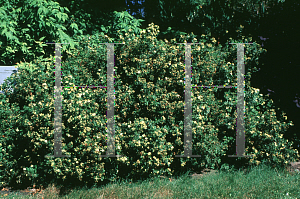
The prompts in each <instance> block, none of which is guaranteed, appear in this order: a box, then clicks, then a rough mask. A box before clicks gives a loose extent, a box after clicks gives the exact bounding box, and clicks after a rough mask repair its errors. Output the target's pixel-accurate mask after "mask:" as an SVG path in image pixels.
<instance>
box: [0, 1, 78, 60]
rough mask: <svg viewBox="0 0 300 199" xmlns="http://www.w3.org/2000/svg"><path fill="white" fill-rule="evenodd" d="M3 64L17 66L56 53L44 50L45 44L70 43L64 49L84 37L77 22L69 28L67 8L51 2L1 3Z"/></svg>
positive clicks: (0, 51) (0, 52)
mask: <svg viewBox="0 0 300 199" xmlns="http://www.w3.org/2000/svg"><path fill="white" fill-rule="evenodd" d="M0 3H1V5H2V6H1V7H0V31H1V35H0V54H1V59H0V64H1V65H14V64H15V63H16V62H19V61H24V60H25V61H30V60H33V59H34V58H36V57H39V56H43V55H49V53H53V48H54V47H52V48H51V47H47V48H46V49H43V47H44V46H46V44H44V42H62V43H70V46H67V45H62V46H63V49H66V48H74V46H75V43H74V40H73V39H72V38H71V37H70V36H69V35H67V34H66V31H67V30H69V32H72V36H75V35H79V34H82V30H80V29H78V25H77V24H76V23H71V24H69V25H68V26H67V27H66V22H67V21H68V15H67V14H66V12H68V9H67V8H65V7H61V6H59V4H58V3H57V2H54V1H51V0H48V1H44V0H25V1H20V0H13V1H4V0H0Z"/></svg>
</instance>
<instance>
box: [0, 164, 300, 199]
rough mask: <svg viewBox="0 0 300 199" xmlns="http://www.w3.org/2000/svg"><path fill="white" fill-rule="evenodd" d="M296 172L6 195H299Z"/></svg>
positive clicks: (261, 169)
mask: <svg viewBox="0 0 300 199" xmlns="http://www.w3.org/2000/svg"><path fill="white" fill-rule="evenodd" d="M299 179H300V174H298V173H293V174H292V173H289V172H288V171H286V170H282V171H278V170H276V169H273V168H270V167H267V166H265V165H259V166H256V167H255V168H254V169H252V170H251V169H249V171H248V172H247V173H245V172H243V171H238V172H233V173H229V172H228V173H226V172H215V173H211V174H206V175H202V176H198V177H195V178H194V177H190V174H188V173H186V174H185V175H182V176H181V177H180V178H177V179H170V178H154V179H151V180H147V181H142V182H138V183H130V182H122V183H120V182H118V183H115V184H109V185H106V186H105V187H101V188H92V189H71V190H69V192H68V194H66V195H59V189H58V188H56V187H55V185H50V186H48V188H46V189H45V190H43V191H42V192H39V193H36V194H35V195H33V196H30V195H28V196H18V195H14V194H9V195H7V196H0V197H5V198H8V199H13V198H15V199H17V198H44V199H52V198H65V199H67V198H69V199H76V198H78V199H79V198H84V199H89V198H94V199H100V198H264V199H265V198H272V199H274V198H300V181H299Z"/></svg>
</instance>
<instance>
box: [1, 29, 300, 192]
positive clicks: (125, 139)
mask: <svg viewBox="0 0 300 199" xmlns="http://www.w3.org/2000/svg"><path fill="white" fill-rule="evenodd" d="M149 26H150V27H149V28H147V29H146V30H142V31H141V32H140V34H139V35H138V36H135V35H133V34H134V33H133V30H132V29H129V32H128V33H127V32H126V33H125V34H124V37H123V36H122V35H121V36H120V40H115V41H114V42H115V43H126V44H124V45H116V46H115V80H114V82H115V83H114V87H115V147H116V154H120V155H123V156H126V157H121V158H101V157H99V155H105V152H106V151H107V145H106V109H107V108H106V96H107V95H106V93H107V90H106V88H97V89H91V88H77V87H74V86H75V85H76V86H82V85H97V86H105V85H106V82H107V79H106V78H107V77H106V76H107V75H106V71H107V62H106V46H105V45H103V44H99V43H107V42H108V43H112V42H113V39H111V38H109V37H107V36H106V35H93V36H89V35H87V36H85V37H78V43H79V44H80V45H79V47H78V49H74V50H70V51H67V53H68V55H67V57H66V61H65V62H63V63H62V67H61V68H62V85H63V86H65V87H64V88H63V91H62V96H63V98H62V104H63V105H62V124H63V125H62V142H63V144H62V152H63V154H64V155H71V158H49V157H46V158H45V157H44V156H45V155H52V154H53V151H54V148H53V143H54V136H53V135H54V129H53V127H54V122H53V121H54V114H53V112H54V97H53V93H54V84H53V82H54V75H53V72H54V64H53V63H54V62H53V57H52V56H50V57H49V58H48V59H37V60H35V61H34V63H21V64H19V66H21V65H26V66H25V69H23V70H22V69H21V70H20V71H18V73H17V76H16V77H10V78H9V79H12V78H13V80H15V81H17V85H18V86H16V87H15V88H14V91H13V92H11V91H7V88H9V87H10V85H9V84H10V83H9V81H5V83H4V84H3V86H1V87H2V88H3V89H1V90H4V91H5V94H6V95H1V97H0V99H1V101H0V102H1V103H0V106H1V109H0V110H1V111H2V112H1V118H0V123H1V124H2V126H1V127H2V128H1V129H0V131H1V132H0V133H1V135H4V137H1V140H0V141H1V142H0V143H1V144H2V146H1V147H2V150H4V151H3V154H2V158H3V159H2V163H1V164H2V165H3V167H2V170H0V172H1V179H0V180H1V181H2V182H6V183H7V184H9V185H10V186H11V185H17V184H20V183H22V184H25V185H26V186H28V183H34V184H36V185H39V184H43V185H45V183H47V184H48V183H50V182H53V181H57V182H59V183H66V182H67V183H68V184H69V183H70V184H74V183H81V184H85V183H87V184H94V183H100V181H115V180H118V179H122V178H127V179H136V178H139V177H154V176H158V175H176V174H177V173H178V172H183V171H187V170H190V169H194V170H201V169H203V168H213V169H228V168H229V166H230V167H232V166H236V165H234V164H233V163H232V162H233V158H228V157H227V155H232V154H235V135H236V132H235V128H236V125H235V121H236V116H237V114H236V113H235V110H236V101H235V99H236V89H229V90H228V91H220V90H221V89H216V88H214V89H211V88H200V87H198V88H193V92H192V101H193V103H192V109H193V154H194V155H201V158H175V156H174V155H175V154H176V155H183V149H184V148H183V141H184V140H183V138H184V122H183V121H184V114H183V113H184V77H185V71H184V70H185V69H184V66H185V65H184V60H185V58H184V55H185V47H184V45H180V44H176V43H183V42H186V41H187V40H188V39H190V38H191V37H193V35H187V36H181V39H180V40H179V41H176V39H172V40H171V41H167V40H164V41H162V40H157V35H158V32H159V30H158V28H157V27H156V26H154V25H153V24H151V25H149ZM246 40H248V39H246ZM249 41H251V39H249ZM192 42H194V43H198V41H197V39H195V38H194V39H193V41H192ZM215 42H216V40H215V39H214V38H209V37H207V36H206V35H203V36H202V39H201V40H200V41H199V43H200V44H196V45H193V47H192V57H193V61H192V70H193V79H192V84H197V85H199V84H201V85H217V84H218V85H220V84H226V85H235V82H236V78H235V77H236V63H235V62H236V61H235V59H236V51H237V49H236V45H232V46H229V47H228V48H227V49H228V50H227V51H223V49H222V51H221V46H215V45H214V43H215ZM230 42H232V43H237V42H240V41H235V40H231V41H230ZM263 51H264V50H263V49H262V48H261V47H260V46H259V45H256V44H254V45H245V57H246V59H245V65H246V66H247V65H250V66H254V65H255V64H256V63H257V62H258V59H257V57H259V55H260V54H261V53H263ZM29 64H30V65H32V64H33V65H35V66H34V67H32V68H31V71H30V72H29V69H28V68H29ZM23 68H24V67H23ZM245 71H246V75H245V82H246V86H245V101H246V105H245V111H246V112H245V116H246V117H245V129H246V154H247V155H250V154H253V155H254V157H251V158H237V160H238V161H241V160H243V161H244V162H245V163H248V164H249V165H253V164H259V163H260V162H266V163H270V164H273V165H285V164H287V163H288V162H290V161H294V160H295V158H298V157H299V155H298V154H297V153H298V151H297V150H295V149H292V148H291V145H292V143H290V142H288V140H285V139H283V138H282V134H283V133H284V132H285V130H286V129H287V128H288V126H289V125H291V124H290V123H289V124H286V123H285V122H284V120H283V118H282V117H281V116H277V118H276V115H275V111H274V107H273V105H272V101H270V100H268V99H264V98H263V97H262V95H261V94H259V91H258V90H256V89H254V88H252V87H251V86H250V77H251V76H250V74H251V73H252V72H253V71H255V67H246V70H245ZM68 86H69V87H68ZM224 90H225V89H224ZM230 146H232V147H230ZM233 146H234V147H233ZM230 161H232V162H230Z"/></svg>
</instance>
